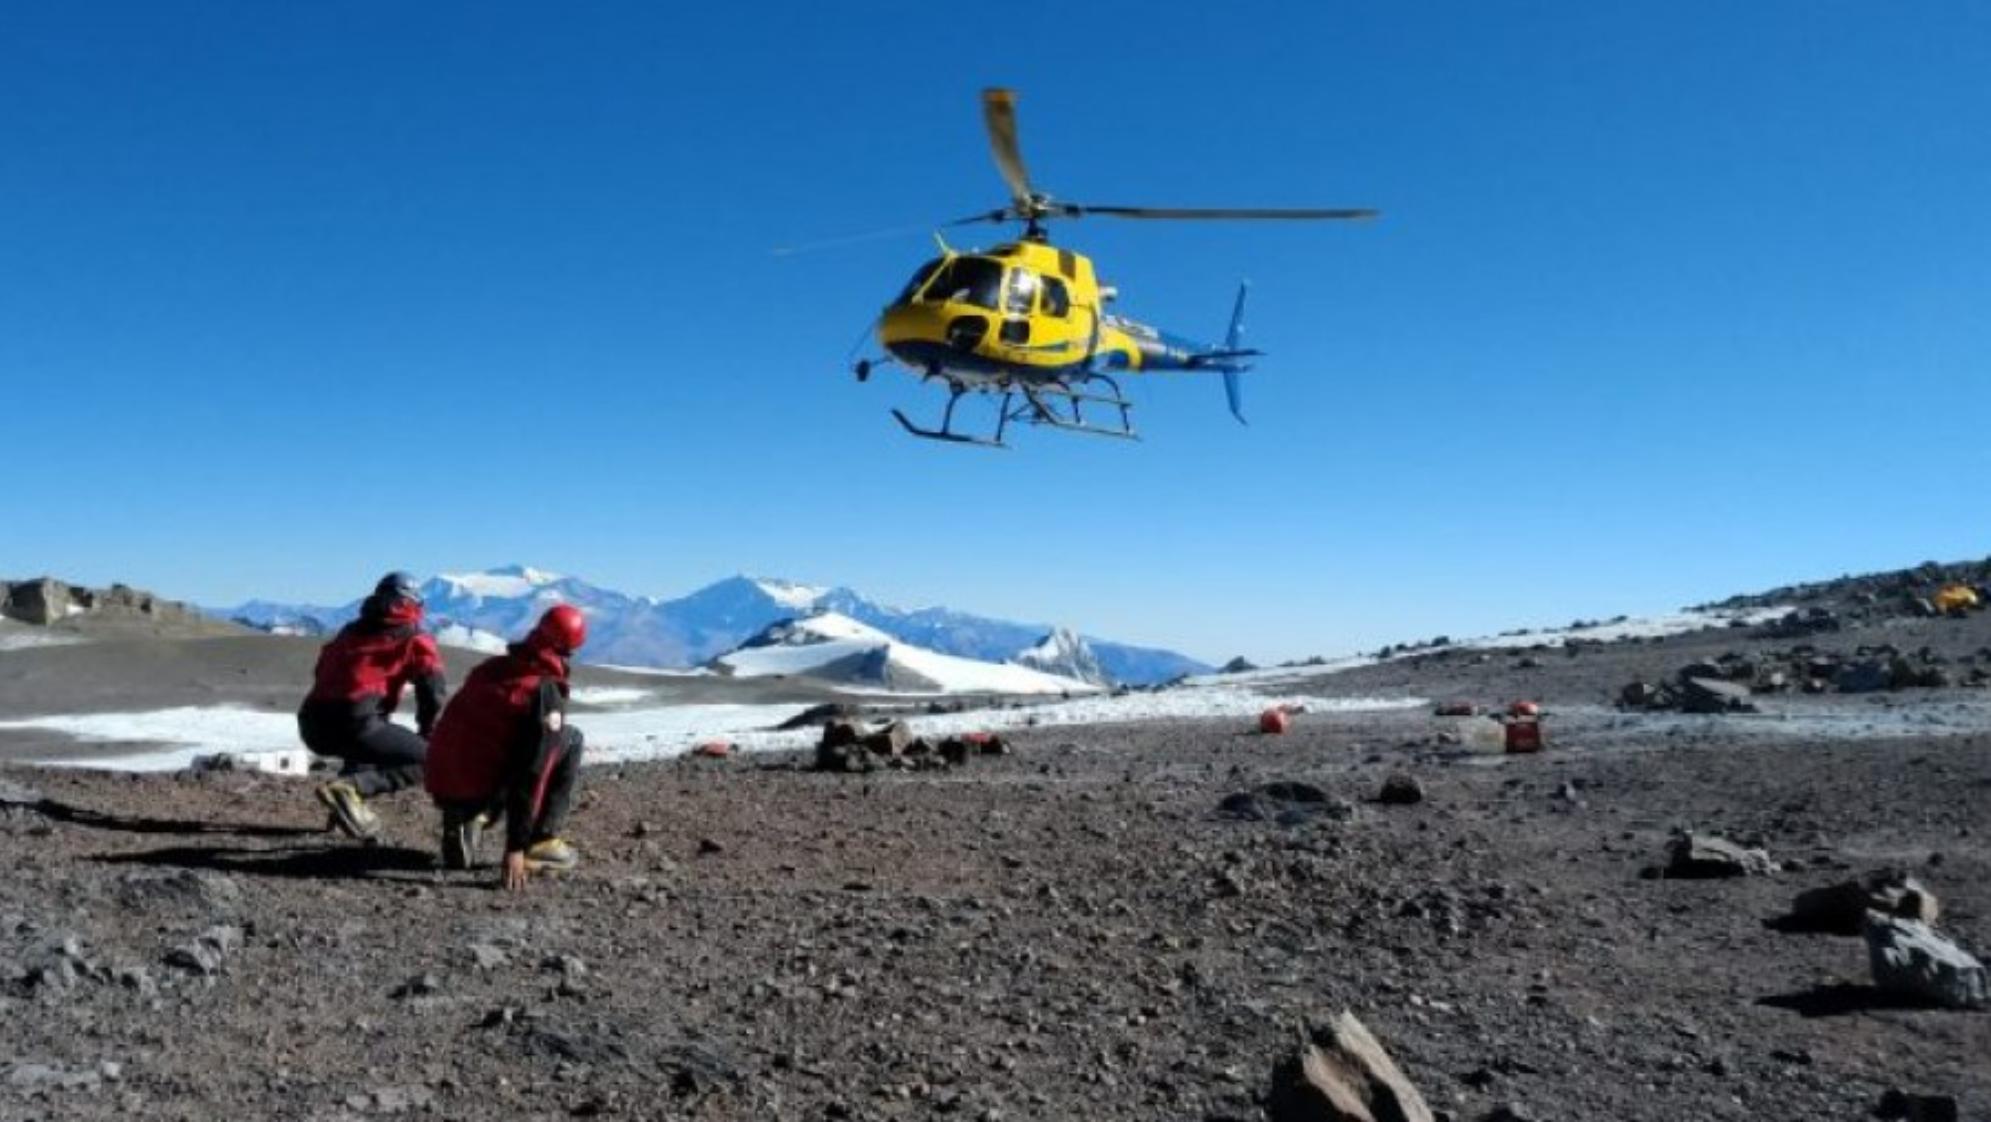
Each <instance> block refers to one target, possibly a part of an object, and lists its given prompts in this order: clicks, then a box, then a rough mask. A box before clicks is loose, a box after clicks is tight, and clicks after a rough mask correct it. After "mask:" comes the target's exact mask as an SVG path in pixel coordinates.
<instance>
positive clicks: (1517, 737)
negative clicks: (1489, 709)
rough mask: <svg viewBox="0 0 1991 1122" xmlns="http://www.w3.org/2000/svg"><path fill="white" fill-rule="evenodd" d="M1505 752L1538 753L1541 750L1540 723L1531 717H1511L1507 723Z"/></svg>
mask: <svg viewBox="0 0 1991 1122" xmlns="http://www.w3.org/2000/svg"><path fill="white" fill-rule="evenodd" d="M1507 750H1508V751H1509V752H1539V751H1541V750H1542V722H1541V721H1539V720H1537V719H1536V718H1533V717H1511V718H1509V719H1508V721H1507Z"/></svg>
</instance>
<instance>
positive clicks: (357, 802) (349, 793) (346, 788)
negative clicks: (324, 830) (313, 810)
mask: <svg viewBox="0 0 1991 1122" xmlns="http://www.w3.org/2000/svg"><path fill="white" fill-rule="evenodd" d="M318 801H319V802H321V803H324V804H325V809H327V810H329V811H331V812H332V818H333V820H334V821H336V822H337V823H338V826H339V829H340V830H341V831H342V832H344V833H345V835H346V836H347V837H349V838H352V839H354V840H355V841H372V840H374V837H375V836H376V835H378V834H379V833H380V819H379V817H378V816H376V815H375V814H374V813H373V811H371V810H368V809H367V806H366V799H365V798H363V797H362V796H361V795H360V793H359V788H357V787H355V786H353V785H352V784H351V783H348V782H346V781H345V780H343V779H335V780H333V781H332V782H330V783H325V784H321V785H320V786H319V787H318Z"/></svg>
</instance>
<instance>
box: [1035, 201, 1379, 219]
mask: <svg viewBox="0 0 1991 1122" xmlns="http://www.w3.org/2000/svg"><path fill="white" fill-rule="evenodd" d="M1059 209H1060V213H1061V214H1062V215H1063V216H1065V217H1070V218H1083V217H1085V216H1086V215H1091V214H1103V215H1108V216H1110V217H1113V218H1169V219H1175V218H1268V219H1322V218H1329V219H1360V218H1374V217H1376V216H1377V215H1379V214H1381V213H1382V211H1379V210H1371V209H1369V208H1368V207H1335V208H1331V209H1320V208H1313V209H1294V208H1288V207H1162V206H1087V205H1085V204H1083V203H1064V204H1060V205H1059Z"/></svg>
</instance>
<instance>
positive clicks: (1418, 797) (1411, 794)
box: [1376, 772, 1424, 806]
mask: <svg viewBox="0 0 1991 1122" xmlns="http://www.w3.org/2000/svg"><path fill="white" fill-rule="evenodd" d="M1376 801H1377V802H1379V803H1382V804H1383V805H1384V806H1410V805H1412V804H1414V803H1421V802H1423V801H1424V784H1422V783H1419V782H1418V781H1417V777H1416V776H1414V775H1409V774H1406V773H1404V772H1396V773H1395V774H1392V775H1391V776H1390V777H1389V778H1387V779H1385V780H1383V789H1382V790H1381V791H1379V792H1377V793H1376Z"/></svg>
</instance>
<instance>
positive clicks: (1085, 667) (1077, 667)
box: [1010, 627, 1112, 686]
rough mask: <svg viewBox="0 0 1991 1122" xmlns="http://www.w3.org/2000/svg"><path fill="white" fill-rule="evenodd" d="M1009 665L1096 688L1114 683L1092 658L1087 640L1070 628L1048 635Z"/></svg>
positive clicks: (1056, 630)
mask: <svg viewBox="0 0 1991 1122" xmlns="http://www.w3.org/2000/svg"><path fill="white" fill-rule="evenodd" d="M1010 661H1011V662H1013V663H1016V664H1017V665H1018V666H1027V667H1029V668H1030V669H1032V670H1041V671H1043V672H1044V673H1046V674H1055V675H1058V676H1059V677H1061V678H1075V679H1077V680H1078V681H1081V682H1090V683H1091V684H1093V685H1095V686H1106V685H1111V684H1112V679H1110V678H1108V677H1107V675H1106V671H1105V670H1104V669H1102V668H1101V667H1100V665H1099V656H1097V655H1095V654H1093V653H1092V647H1091V646H1089V645H1087V643H1086V641H1085V639H1084V638H1082V637H1081V636H1080V635H1079V634H1078V632H1076V631H1073V630H1072V629H1071V628H1069V627H1059V628H1055V629H1053V630H1052V631H1051V633H1050V634H1049V635H1046V636H1044V637H1043V638H1042V639H1040V640H1038V642H1037V645H1036V646H1033V647H1030V648H1029V649H1027V650H1024V651H1022V652H1020V653H1018V654H1017V655H1015V656H1014V657H1012V658H1011V659H1010Z"/></svg>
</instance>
